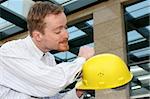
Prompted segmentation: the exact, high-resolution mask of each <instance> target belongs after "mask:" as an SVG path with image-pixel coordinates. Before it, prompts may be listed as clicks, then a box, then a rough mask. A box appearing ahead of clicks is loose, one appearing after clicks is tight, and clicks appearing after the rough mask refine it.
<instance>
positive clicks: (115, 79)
mask: <svg viewBox="0 0 150 99" xmlns="http://www.w3.org/2000/svg"><path fill="white" fill-rule="evenodd" d="M82 73H83V74H82V75H83V76H82V79H81V81H78V82H77V84H76V88H77V89H84V90H98V89H108V88H115V87H119V86H122V85H124V84H126V83H128V82H129V81H131V79H132V77H133V75H132V74H131V72H129V70H128V67H127V66H126V64H125V63H124V61H123V60H122V59H121V58H120V57H118V56H116V55H114V54H109V53H105V54H99V55H96V56H94V57H92V58H90V59H88V60H87V61H86V62H85V64H84V65H83V69H82Z"/></svg>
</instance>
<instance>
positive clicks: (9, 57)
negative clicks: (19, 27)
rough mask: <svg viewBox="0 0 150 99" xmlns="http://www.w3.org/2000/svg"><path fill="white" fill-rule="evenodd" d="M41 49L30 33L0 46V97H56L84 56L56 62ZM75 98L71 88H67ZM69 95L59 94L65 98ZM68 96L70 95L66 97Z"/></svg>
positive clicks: (10, 98)
mask: <svg viewBox="0 0 150 99" xmlns="http://www.w3.org/2000/svg"><path fill="white" fill-rule="evenodd" d="M45 55H46V59H44V61H43V60H42V56H43V52H42V51H41V50H39V49H38V48H37V47H36V46H35V44H34V43H33V41H32V39H31V37H30V36H27V37H26V38H25V39H20V40H14V41H11V42H8V43H5V44H4V45H3V46H1V48H0V99H31V96H35V97H46V96H56V95H57V94H58V92H59V91H60V90H62V89H64V88H65V87H66V86H67V85H69V84H70V83H72V82H73V81H74V80H75V79H74V77H75V75H76V74H77V73H78V72H79V71H81V68H82V64H83V63H84V62H85V58H83V57H78V58H77V59H75V60H74V61H73V62H64V63H60V64H57V65H56V62H55V59H54V56H53V55H52V54H50V53H49V52H47V53H45ZM70 92H71V93H72V94H73V93H74V96H73V95H72V99H77V98H73V97H77V96H76V93H75V91H70ZM68 96H69V95H68V94H67V95H66V96H64V97H63V99H70V98H67V97H68ZM69 97H70V96H69Z"/></svg>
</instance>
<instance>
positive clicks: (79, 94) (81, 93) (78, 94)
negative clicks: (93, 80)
mask: <svg viewBox="0 0 150 99" xmlns="http://www.w3.org/2000/svg"><path fill="white" fill-rule="evenodd" d="M84 92H85V91H84V90H80V89H76V94H77V96H78V97H79V98H80V97H81V96H82V95H83V94H84Z"/></svg>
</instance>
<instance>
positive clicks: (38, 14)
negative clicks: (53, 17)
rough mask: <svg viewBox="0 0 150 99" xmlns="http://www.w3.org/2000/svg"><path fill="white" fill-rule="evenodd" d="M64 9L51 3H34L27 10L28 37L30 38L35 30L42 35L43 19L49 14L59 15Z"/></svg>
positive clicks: (44, 24)
mask: <svg viewBox="0 0 150 99" xmlns="http://www.w3.org/2000/svg"><path fill="white" fill-rule="evenodd" d="M63 11H64V9H63V7H62V6H60V5H57V4H53V3H51V2H48V1H45V2H41V1H38V2H36V3H35V4H34V5H33V6H32V7H31V8H30V10H29V13H28V16H27V24H28V25H27V27H28V30H29V33H30V35H31V36H32V32H33V31H34V30H37V31H39V32H41V33H42V34H44V28H45V26H46V23H45V22H44V19H45V17H46V16H47V15H49V14H59V13H61V12H63Z"/></svg>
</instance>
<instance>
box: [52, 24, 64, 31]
mask: <svg viewBox="0 0 150 99" xmlns="http://www.w3.org/2000/svg"><path fill="white" fill-rule="evenodd" d="M64 27H65V28H67V25H65V26H58V27H56V28H54V29H53V30H58V29H62V28H64Z"/></svg>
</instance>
